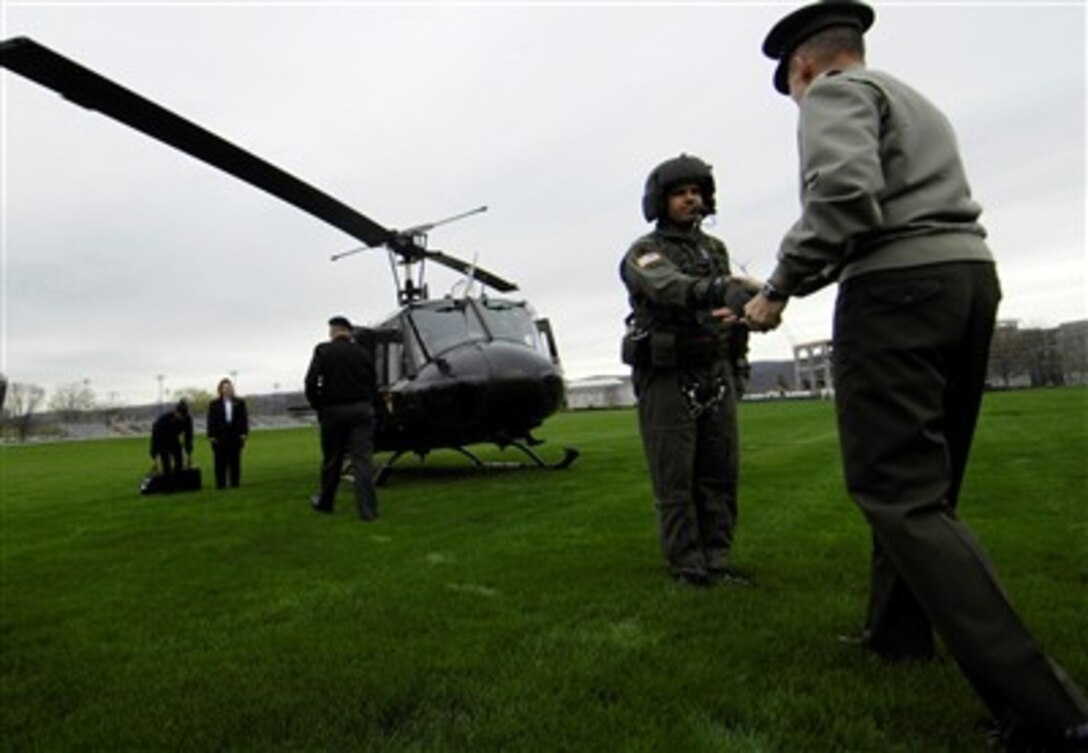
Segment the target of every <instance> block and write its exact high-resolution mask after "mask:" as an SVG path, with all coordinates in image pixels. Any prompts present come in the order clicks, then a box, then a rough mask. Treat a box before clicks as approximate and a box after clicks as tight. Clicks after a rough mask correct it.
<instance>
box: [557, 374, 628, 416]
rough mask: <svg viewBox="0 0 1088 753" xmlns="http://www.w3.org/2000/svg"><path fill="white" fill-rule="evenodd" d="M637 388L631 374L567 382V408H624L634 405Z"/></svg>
mask: <svg viewBox="0 0 1088 753" xmlns="http://www.w3.org/2000/svg"><path fill="white" fill-rule="evenodd" d="M635 402H636V400H635V389H634V387H633V386H632V385H631V377H629V376H626V375H625V376H595V377H589V378H587V379H576V380H574V381H572V382H567V408H569V409H570V410H585V409H587V408H624V407H628V406H632V405H634V404H635Z"/></svg>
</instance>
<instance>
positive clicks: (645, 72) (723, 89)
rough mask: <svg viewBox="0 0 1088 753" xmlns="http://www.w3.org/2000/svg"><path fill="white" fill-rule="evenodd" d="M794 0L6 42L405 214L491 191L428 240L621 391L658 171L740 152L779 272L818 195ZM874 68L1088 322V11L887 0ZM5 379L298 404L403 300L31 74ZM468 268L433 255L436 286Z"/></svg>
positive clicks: (998, 247)
mask: <svg viewBox="0 0 1088 753" xmlns="http://www.w3.org/2000/svg"><path fill="white" fill-rule="evenodd" d="M797 5H798V4H796V3H785V4H781V3H778V4H772V3H709V2H702V3H680V2H675V3H654V4H634V3H608V4H604V3H598V4H594V3H550V4H527V3H512V2H510V3H459V4H458V3H426V4H409V3H396V4H393V3H390V4H365V3H352V2H340V3H336V4H332V3H329V4H320V3H305V4H302V3H298V4H289V3H276V4H269V3H256V2H253V3H247V2H233V3H229V4H227V3H211V2H208V3H197V2H189V3H167V2H144V3H92V2H65V3H48V2H8V1H7V0H4V2H3V5H2V27H3V29H2V35H3V37H4V38H8V37H13V36H20V35H25V36H30V37H33V38H35V39H36V40H37V41H39V42H40V43H42V44H45V45H47V46H49V47H52V48H53V49H55V50H56V51H58V52H60V53H61V54H63V55H65V56H67V57H70V58H73V59H75V60H77V61H79V62H81V63H82V64H84V65H86V66H88V67H90V68H92V69H94V70H96V71H98V72H99V73H102V74H103V75H105V76H107V77H109V78H112V79H113V80H115V81H117V82H118V83H120V84H122V85H124V86H126V87H128V88H130V89H133V90H135V91H136V92H138V93H140V94H142V95H143V96H146V97H148V98H150V99H153V100H155V101H156V102H158V103H159V104H162V105H164V106H166V107H168V108H171V109H173V110H174V111H175V112H177V113H178V114H180V115H182V116H184V117H186V118H189V119H191V120H194V121H195V122H197V123H199V124H200V125H202V126H204V127H206V128H208V129H209V130H211V131H213V132H215V133H217V134H219V135H221V136H223V137H224V138H227V139H230V140H232V141H234V142H235V143H237V144H238V145H240V146H242V147H243V148H246V149H248V150H250V151H252V152H254V153H256V154H257V155H259V156H261V157H263V158H265V159H267V160H269V161H271V162H273V163H275V164H277V165H279V166H280V167H282V168H284V169H286V170H288V171H290V172H292V173H294V174H296V175H297V176H298V177H300V178H302V179H303V180H306V181H308V182H310V183H312V184H314V185H315V186H317V187H319V188H321V189H322V190H325V191H327V192H329V193H331V194H332V195H333V196H335V197H337V198H339V199H341V200H342V201H344V202H346V203H348V204H350V205H352V206H354V207H355V208H357V209H358V210H359V211H361V212H363V213H364V214H366V215H368V216H369V217H371V218H372V219H374V220H375V221H377V222H379V223H381V224H383V225H385V226H387V227H393V228H396V227H406V226H410V225H415V224H418V223H422V222H427V221H431V220H436V219H440V218H443V217H446V216H449V215H452V214H455V213H458V212H461V211H464V210H467V209H471V208H473V207H476V206H479V205H481V204H486V205H488V206H489V211H488V212H487V213H486V214H482V215H478V216H475V217H472V218H469V219H466V220H464V221H462V222H460V223H456V224H453V225H450V226H446V227H442V228H440V229H437V230H435V231H434V232H433V233H432V234H431V238H430V243H431V246H432V247H434V248H440V249H442V250H445V251H447V252H449V253H453V254H455V255H458V256H461V257H462V258H465V259H468V260H471V259H472V258H473V257H474V256H476V257H478V261H479V264H480V265H481V266H483V267H486V268H487V269H489V270H491V271H493V272H496V273H497V274H499V275H501V276H504V277H507V278H508V279H513V280H515V281H517V282H518V283H519V284H520V286H521V290H520V292H519V294H518V295H520V296H523V297H524V298H526V299H528V300H529V301H530V302H531V303H532V304H533V306H534V307H535V308H536V309H537V312H538V313H539V314H540V315H543V316H547V317H549V318H550V319H551V321H552V324H553V328H554V330H555V332H556V335H557V337H558V340H559V346H560V352H561V355H562V358H563V361H564V366H565V370H566V374H567V376H568V377H570V378H579V377H584V376H589V375H594V374H607V373H623V372H624V370H625V369H624V367H623V366H622V365H621V364H620V362H619V358H618V350H619V348H618V343H619V338H620V335H621V333H622V321H623V317H624V315H625V313H626V310H627V304H626V296H625V293H624V289H623V287H622V285H621V283H620V281H619V278H618V274H617V269H618V264H619V260H620V257H621V256H622V254H623V253H624V251H625V250H626V249H627V247H628V245H629V244H630V242H631V241H632V240H634V239H635V238H636V237H637V236H639V235H641V234H642V233H644V232H646V231H647V230H648V229H649V226H647V225H646V224H645V223H644V222H643V221H642V217H641V214H640V209H639V207H640V199H641V192H642V186H643V182H644V180H645V177H646V174H647V173H648V172H649V170H650V169H651V168H652V167H653V166H654V165H656V164H657V163H658V162H660V161H662V160H664V159H666V158H669V157H671V156H675V155H676V154H678V153H680V152H681V151H686V152H689V153H692V154H696V155H698V156H700V157H702V158H703V159H705V160H706V161H708V162H710V163H711V164H712V165H713V166H714V173H715V176H716V178H717V181H718V209H719V215H718V217H717V218H714V219H713V220H712V221H711V222H710V224H709V226H708V228H707V229H708V230H709V232H711V233H713V234H716V235H718V236H719V237H721V238H722V239H723V240H724V241H725V242H726V244H727V245H728V247H729V249H730V252H731V254H732V256H733V258H734V260H736V261H738V262H741V263H743V264H744V265H745V266H746V267H747V268H748V269H749V270H750V271H751V272H752V274H754V275H757V276H764V275H766V274H767V273H769V272H770V270H771V268H772V267H773V265H774V258H775V253H776V250H777V247H778V242H779V240H780V238H781V236H782V233H783V232H784V231H785V229H786V228H787V227H788V226H789V225H790V224H791V223H792V221H793V220H794V218H795V217H796V213H797V208H798V200H797V196H798V188H797V176H796V172H797V153H796V137H795V126H796V107H795V106H794V104H793V103H792V102H791V101H790V100H789V99H788V98H786V97H782V96H780V95H778V94H777V93H775V92H774V90H773V89H772V88H771V84H770V79H771V73H772V69H773V65H772V63H771V61H769V60H767V59H765V58H763V57H762V56H761V54H760V44H761V42H762V40H763V37H764V35H765V33H766V32H767V30H768V29H769V28H770V27H771V26H772V25H773V23H774V22H775V21H776V20H777V19H778V18H780V17H781V16H782V15H784V13H785V12H787V11H788V10H790V9H792V8H794V7H797ZM875 7H876V10H877V20H876V24H875V25H874V27H873V29H872V30H871V32H870V33H869V34H868V37H867V38H868V45H869V65H870V66H871V67H874V68H880V69H884V70H887V71H889V72H892V73H893V74H896V75H898V76H899V77H901V78H903V79H905V80H907V81H908V82H910V83H912V84H913V85H915V86H916V87H918V88H919V89H921V90H922V91H923V92H925V93H926V94H927V95H928V96H929V97H930V98H931V99H933V100H934V101H935V102H936V103H937V104H938V105H939V106H941V107H942V108H943V109H944V110H945V111H946V112H947V114H948V115H949V116H950V118H951V120H952V122H953V124H954V125H955V127H956V129H957V131H958V134H959V138H960V142H961V146H962V150H963V155H964V160H965V162H966V165H967V170H968V175H969V176H970V179H971V183H972V189H973V192H974V194H975V197H976V198H977V199H978V200H979V201H980V202H981V203H982V205H983V207H984V213H983V216H982V220H983V222H984V224H985V225H986V226H987V228H988V230H989V232H990V240H991V245H992V247H993V250H994V252H995V254H996V255H997V258H998V262H999V269H1000V274H1001V277H1002V282H1003V286H1004V290H1005V298H1004V301H1003V302H1002V306H1001V311H1000V316H1001V317H1002V318H1006V319H1019V320H1021V322H1023V323H1024V324H1026V325H1043V326H1052V325H1056V324H1059V323H1061V322H1064V321H1070V320H1075V319H1083V318H1085V317H1086V316H1088V304H1086V286H1085V270H1086V266H1088V263H1086V262H1088V258H1086V251H1085V23H1086V22H1085V5H1084V3H1083V2H1065V3H1045V2H1030V3H993V2H989V3H920V2H899V3H877V4H876V6H875ZM0 91H2V97H3V100H2V105H3V107H2V121H3V122H2V144H0V147H2V154H0V157H2V164H3V167H2V178H3V186H2V188H3V196H2V203H3V256H2V259H0V261H2V275H3V279H2V296H3V301H2V305H0V326H2V334H3V339H2V344H0V369H2V370H3V372H4V373H6V374H7V375H8V377H9V378H10V379H12V380H14V381H21V382H32V383H36V384H39V385H41V386H43V387H45V388H46V389H47V390H49V391H50V392H51V391H52V390H53V389H54V388H55V387H56V386H57V385H60V384H64V383H67V382H72V381H81V380H84V379H87V380H90V384H91V386H92V388H93V389H94V390H95V391H96V393H97V394H98V396H99V397H100V398H107V397H109V396H110V393H114V395H113V397H114V398H115V399H118V400H121V401H123V402H151V401H154V400H156V399H157V396H158V383H157V381H156V379H155V375H157V374H164V375H165V384H166V388H167V389H168V390H169V389H178V388H183V387H190V386H195V387H201V388H205V389H209V390H211V389H213V388H214V385H215V383H216V381H217V380H218V378H219V377H221V376H223V375H226V374H229V373H231V372H237V377H238V379H237V381H238V386H239V388H240V391H241V392H243V393H256V392H268V391H271V390H272V389H273V388H274V387H275V386H278V388H279V389H281V390H289V389H298V388H299V387H300V385H301V380H302V375H303V373H304V372H305V369H306V365H307V363H308V360H309V356H310V352H311V350H312V347H313V345H314V344H315V343H316V342H317V341H319V340H320V339H322V338H323V337H325V321H326V319H327V318H328V317H329V316H330V315H332V314H336V313H343V314H346V315H347V316H349V317H351V318H352V319H353V320H355V321H357V322H359V323H366V322H376V321H378V320H380V319H381V318H382V317H384V316H385V315H386V314H388V313H389V312H390V311H392V310H393V309H394V307H395V293H394V288H393V284H392V280H391V276H390V271H389V262H388V260H387V258H386V256H385V253H384V252H382V251H370V252H367V253H366V254H360V255H357V256H354V257H352V258H349V259H345V260H343V261H339V262H336V263H333V262H330V260H329V257H330V255H331V254H333V253H336V252H338V251H343V250H346V249H349V248H352V247H353V246H356V245H358V244H357V242H356V241H354V240H353V239H352V238H350V237H349V236H347V235H345V234H343V233H342V232H340V231H338V230H335V229H333V228H330V227H328V226H326V225H324V224H323V223H321V222H320V221H318V220H316V219H314V218H312V217H310V216H309V215H306V214H304V213H302V212H300V211H299V210H297V209H295V208H293V207H291V206H288V205H286V204H282V203H281V202H279V201H278V200H276V199H273V198H271V197H269V196H267V195H265V194H263V193H261V192H259V191H257V190H256V189H253V188H251V187H250V186H248V185H245V184H243V183H240V182H238V181H236V180H235V179H233V178H231V177H229V176H226V175H224V174H222V173H219V172H217V171H215V170H214V169H212V168H210V167H208V166H206V165H204V164H202V163H200V162H197V161H195V160H193V159H192V158H190V157H188V156H186V155H183V154H181V153H179V152H176V151H174V150H173V149H171V148H169V147H167V146H165V145H163V144H161V143H159V142H156V141H153V140H151V139H149V138H147V137H145V136H143V135H142V134H139V133H137V132H135V131H132V130H130V129H128V128H126V127H124V126H121V125H119V124H117V123H116V122H114V121H112V120H109V119H107V118H104V117H103V116H101V115H99V114H96V113H93V112H89V111H86V110H83V109H80V108H78V107H75V106H73V105H71V104H70V103H68V102H66V101H64V100H63V99H61V98H60V97H58V96H57V95H55V94H53V93H52V92H50V91H47V90H45V89H42V88H40V87H38V86H37V85H35V84H32V83H30V82H29V81H27V80H25V79H23V78H21V77H19V76H16V75H14V74H11V73H10V72H7V71H4V72H2V73H0ZM457 279H458V278H457V277H456V276H455V275H454V274H453V273H451V272H447V271H446V270H444V269H442V268H437V267H431V268H429V270H428V280H429V282H430V286H431V293H432V294H443V293H445V292H447V291H448V290H449V289H450V287H451V286H452V285H453V284H454V283H455V282H457ZM833 301H834V290H833V288H830V289H827V290H825V291H823V292H821V293H818V294H816V295H814V296H811V297H810V298H808V299H802V300H794V301H792V302H791V303H790V305H789V307H788V308H787V310H786V322H785V325H784V327H783V328H781V329H780V330H779V331H777V332H775V333H772V334H768V335H760V336H757V337H755V338H753V342H754V347H753V356H754V358H756V359H767V358H775V359H777V358H789V357H790V354H791V343H794V342H806V341H811V340H818V339H823V338H826V337H828V336H829V335H830V326H831V308H832V304H833Z"/></svg>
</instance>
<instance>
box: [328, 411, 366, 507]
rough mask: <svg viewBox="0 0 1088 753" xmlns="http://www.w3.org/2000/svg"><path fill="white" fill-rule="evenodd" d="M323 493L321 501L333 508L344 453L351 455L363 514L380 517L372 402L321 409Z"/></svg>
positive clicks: (358, 505) (356, 495)
mask: <svg viewBox="0 0 1088 753" xmlns="http://www.w3.org/2000/svg"><path fill="white" fill-rule="evenodd" d="M321 454H322V462H321V495H320V499H319V502H318V504H319V505H320V506H321V507H322V508H323V509H326V510H332V509H333V505H334V503H335V500H336V490H337V488H338V487H339V486H340V473H341V470H342V468H343V464H344V455H347V456H348V457H349V458H351V467H352V471H353V473H354V476H355V504H356V508H357V510H358V512H359V517H360V518H363V519H364V520H373V519H374V518H376V517H378V499H377V495H376V493H375V491H374V469H373V455H374V409H373V407H372V406H371V405H370V403H366V402H359V403H344V404H341V405H330V406H328V407H325V408H322V409H321Z"/></svg>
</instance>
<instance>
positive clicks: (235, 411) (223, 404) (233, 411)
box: [208, 379, 249, 489]
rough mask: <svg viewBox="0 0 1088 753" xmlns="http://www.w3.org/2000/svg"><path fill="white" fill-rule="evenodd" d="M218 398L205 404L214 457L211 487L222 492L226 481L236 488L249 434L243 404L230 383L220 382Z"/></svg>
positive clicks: (244, 404) (227, 380)
mask: <svg viewBox="0 0 1088 753" xmlns="http://www.w3.org/2000/svg"><path fill="white" fill-rule="evenodd" d="M217 391H218V392H219V397H217V398H215V399H214V400H212V401H211V402H210V403H208V441H209V442H211V444H212V453H213V454H214V455H215V487H216V488H217V489H224V488H226V486H227V479H228V477H229V478H230V485H231V486H234V487H237V486H238V484H239V482H240V481H241V477H242V448H243V447H244V446H245V443H246V436H247V435H248V434H249V415H248V413H247V412H246V401H245V400H242V399H241V398H239V397H235V395H234V384H233V383H232V382H231V381H230V380H229V379H220V380H219V387H218V389H217Z"/></svg>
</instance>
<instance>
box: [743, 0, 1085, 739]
mask: <svg viewBox="0 0 1088 753" xmlns="http://www.w3.org/2000/svg"><path fill="white" fill-rule="evenodd" d="M873 20H874V13H873V9H872V8H870V7H869V6H867V5H864V4H862V3H860V2H847V1H846V0H835V1H832V2H817V3H812V4H809V5H806V6H805V7H803V8H801V9H799V10H796V11H794V12H793V13H790V14H789V15H787V16H786V17H785V18H783V19H782V20H781V21H779V22H778V23H777V24H776V25H775V26H774V28H773V29H771V32H770V33H769V34H768V35H767V37H766V40H765V41H764V44H763V51H764V53H765V54H766V55H767V56H769V57H771V58H772V59H774V60H776V61H777V66H776V68H775V72H774V88H775V89H776V90H777V91H779V92H780V93H782V94H787V95H789V96H790V97H791V98H792V99H793V100H794V101H795V102H796V103H797V104H798V106H799V108H800V119H799V123H800V125H799V140H798V143H799V148H800V160H801V176H802V210H801V217H800V219H798V220H797V222H796V223H795V224H794V226H793V227H792V228H791V229H790V230H789V231H788V232H787V233H786V235H785V237H784V239H783V240H782V243H781V246H780V248H779V254H778V264H777V266H776V267H775V270H774V272H772V274H771V275H770V277H769V279H768V281H767V284H766V285H765V286H764V289H763V291H762V292H761V294H760V295H758V296H756V297H755V298H754V299H752V301H751V302H749V303H748V305H747V306H746V309H745V314H746V317H747V319H748V321H749V322H750V324H751V326H752V327H754V328H757V329H758V328H762V329H771V328H774V327H775V326H777V324H778V323H779V321H780V316H781V313H782V309H783V308H784V307H785V305H786V302H787V300H788V299H789V297H790V296H793V295H804V294H806V293H808V292H811V291H813V290H816V289H818V288H820V287H822V286H824V285H826V284H828V283H830V282H832V281H837V282H838V283H839V291H838V299H837V302H836V306H835V322H834V341H833V355H832V376H833V380H834V385H835V402H836V408H837V414H838V424H839V435H840V441H841V446H842V460H843V468H844V475H845V478H846V485H847V489H848V491H849V492H850V495H851V497H852V498H853V499H854V501H855V502H856V503H857V505H858V507H859V508H860V509H861V512H862V513H863V514H864V515H865V518H866V520H867V521H868V523H869V526H870V528H871V530H872V540H873V555H872V563H871V587H870V603H869V611H868V619H867V624H866V627H865V631H864V632H863V633H862V636H861V641H860V642H861V643H862V644H863V645H865V646H867V647H868V648H870V649H872V650H873V651H875V652H877V653H878V654H880V655H882V656H885V657H888V658H926V657H929V656H930V655H932V653H933V631H934V629H935V630H936V632H937V633H938V634H939V635H940V636H941V637H942V638H943V639H944V642H945V643H946V644H947V646H948V649H949V651H950V652H951V653H952V655H953V656H954V657H955V658H956V661H957V662H958V663H959V665H960V667H961V669H962V670H963V672H964V674H966V675H967V677H968V679H969V680H970V681H971V684H972V685H973V686H974V688H975V689H976V691H977V692H978V693H979V695H980V696H981V697H982V700H983V701H984V702H985V703H986V704H987V706H988V707H989V708H990V709H991V711H992V712H993V714H994V716H995V719H996V721H997V724H996V725H995V727H994V732H995V734H994V739H995V740H996V741H997V742H1000V743H1003V744H1004V745H1005V746H1006V747H1007V748H1009V749H1010V750H1021V751H1028V750H1031V751H1036V750H1039V751H1046V750H1085V749H1086V748H1088V701H1086V700H1085V697H1084V694H1083V693H1082V692H1081V690H1080V689H1079V688H1078V687H1077V686H1076V685H1075V684H1074V683H1073V682H1072V680H1070V679H1069V678H1068V677H1067V676H1066V675H1065V673H1064V672H1063V671H1062V670H1061V669H1060V668H1058V666H1057V665H1056V664H1054V662H1052V661H1051V659H1050V658H1049V657H1048V656H1047V655H1046V654H1045V653H1043V651H1042V650H1041V649H1040V648H1039V646H1038V645H1037V644H1036V642H1035V640H1034V638H1033V637H1032V635H1031V634H1030V633H1029V632H1028V630H1027V628H1026V627H1025V626H1024V625H1023V623H1022V622H1021V621H1020V618H1019V617H1018V616H1017V614H1016V612H1015V611H1014V610H1013V607H1012V606H1011V604H1010V603H1009V601H1008V599H1007V598H1006V596H1005V594H1004V592H1003V591H1002V588H1001V585H1000V584H999V583H998V580H997V577H996V574H995V572H994V568H993V566H992V564H991V562H990V559H989V557H988V555H987V554H986V552H985V551H984V550H983V549H982V547H981V545H980V544H979V543H978V541H977V540H976V539H975V537H974V536H973V535H972V533H971V531H970V530H969V529H968V528H967V526H966V525H964V523H963V522H962V521H960V520H959V519H958V517H957V516H956V505H957V502H958V498H959V493H960V485H961V483H962V482H963V476H964V470H965V468H966V465H967V457H968V453H969V450H970V447H971V438H972V435H973V434H974V429H975V422H976V419H977V417H978V411H979V405H980V402H981V399H982V390H983V384H984V380H985V376H986V367H987V356H988V352H989V345H990V338H991V335H992V333H993V327H994V319H995V314H996V308H997V303H998V300H999V298H1000V295H1001V293H1000V288H999V284H998V280H997V276H996V273H995V268H994V263H993V258H992V256H991V254H990V250H989V248H988V247H987V244H986V241H985V235H986V234H985V231H984V230H983V228H982V226H981V225H980V224H979V223H978V217H979V214H980V212H981V209H980V207H979V205H978V204H976V203H975V202H974V200H973V199H972V198H971V193H970V190H969V188H968V184H967V179H966V176H965V174H964V169H963V165H962V163H961V161H960V156H959V151H958V147H957V144H956V138H955V135H954V133H953V131H952V127H951V125H950V124H949V122H948V120H947V119H946V118H945V116H944V115H943V114H942V113H941V112H940V111H939V110H938V109H937V108H936V107H935V106H934V105H933V104H932V103H930V102H929V101H928V100H927V99H926V98H924V97H923V96H922V95H921V94H919V93H918V92H917V91H915V90H914V89H912V88H910V87H909V86H907V85H906V84H904V83H902V82H901V81H899V80H898V79H896V78H894V77H892V76H890V75H888V74H886V73H883V72H879V71H875V70H871V69H868V68H866V66H865V48H864V38H863V35H864V33H865V31H866V30H867V29H869V27H870V26H871V25H872V24H873Z"/></svg>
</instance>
